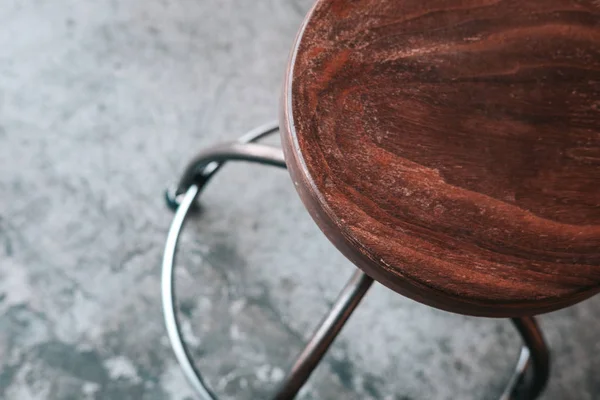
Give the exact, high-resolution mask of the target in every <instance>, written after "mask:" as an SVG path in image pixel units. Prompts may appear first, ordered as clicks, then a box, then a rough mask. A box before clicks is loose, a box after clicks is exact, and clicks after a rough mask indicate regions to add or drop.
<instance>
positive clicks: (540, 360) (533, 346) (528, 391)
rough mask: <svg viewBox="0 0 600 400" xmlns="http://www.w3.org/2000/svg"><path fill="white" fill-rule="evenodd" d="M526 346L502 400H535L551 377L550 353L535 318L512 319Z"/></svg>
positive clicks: (522, 350)
mask: <svg viewBox="0 0 600 400" xmlns="http://www.w3.org/2000/svg"><path fill="white" fill-rule="evenodd" d="M512 322H513V324H514V325H515V328H517V331H519V334H520V335H521V339H522V340H523V342H524V346H523V348H522V349H521V354H520V355H519V361H518V362H517V366H516V368H515V372H514V374H513V376H512V378H511V380H510V381H509V384H508V386H507V388H506V390H505V391H504V393H503V394H502V396H501V397H500V400H521V399H535V398H536V397H538V396H539V395H540V394H541V393H542V391H543V390H544V388H545V387H546V384H547V383H548V377H549V376H550V351H549V350H548V346H547V345H546V342H545V340H544V335H543V334H542V331H541V329H540V327H539V326H538V324H537V322H536V320H535V318H533V317H523V318H513V319H512Z"/></svg>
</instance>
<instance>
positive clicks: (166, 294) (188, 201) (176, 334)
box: [161, 185, 217, 400]
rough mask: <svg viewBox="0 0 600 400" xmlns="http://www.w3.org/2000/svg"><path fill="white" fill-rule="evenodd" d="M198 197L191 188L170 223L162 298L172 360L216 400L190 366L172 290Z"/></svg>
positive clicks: (204, 397)
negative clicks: (177, 258) (182, 237)
mask: <svg viewBox="0 0 600 400" xmlns="http://www.w3.org/2000/svg"><path fill="white" fill-rule="evenodd" d="M198 193H200V190H199V188H198V186H196V185H192V186H191V187H190V188H189V189H188V191H187V193H186V194H185V196H184V197H183V200H182V201H181V204H180V205H179V208H178V209H177V212H176V213H175V217H173V222H172V223H171V228H170V229H169V234H168V236H167V242H166V244H165V253H164V257H163V263H162V276H161V294H162V305H163V315H164V318H165V326H166V327H167V335H168V336H169V341H170V342H171V348H172V349H173V352H174V353H175V358H177V362H178V363H179V365H180V366H181V369H182V371H183V374H184V375H185V377H186V379H187V381H188V383H189V384H190V385H191V386H192V388H193V389H194V390H195V391H196V393H198V395H199V396H200V398H201V399H202V400H216V399H217V397H216V396H215V394H214V393H213V392H212V391H211V390H210V389H209V388H208V386H207V385H206V384H205V383H204V380H203V379H202V375H201V374H200V372H199V371H198V370H197V369H196V367H195V366H194V364H193V363H192V361H191V360H192V357H191V355H190V351H189V349H188V347H187V345H186V343H185V341H184V340H183V336H182V334H181V328H180V324H179V316H178V314H177V307H176V302H177V301H176V296H175V286H174V284H173V275H174V265H175V256H176V253H177V244H178V242H179V235H180V233H181V229H182V228H183V224H184V222H185V217H186V216H187V214H188V212H189V211H190V208H191V207H192V205H193V204H194V200H196V196H198Z"/></svg>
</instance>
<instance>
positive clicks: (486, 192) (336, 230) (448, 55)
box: [281, 0, 600, 317]
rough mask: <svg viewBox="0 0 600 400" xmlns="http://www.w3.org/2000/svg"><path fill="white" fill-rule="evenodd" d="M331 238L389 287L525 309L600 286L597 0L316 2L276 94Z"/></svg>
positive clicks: (559, 303)
mask: <svg viewBox="0 0 600 400" xmlns="http://www.w3.org/2000/svg"><path fill="white" fill-rule="evenodd" d="M281 126H282V129H283V130H282V141H283V145H284V151H285V156H286V163H287V165H288V168H289V170H290V173H291V175H292V178H293V180H294V183H295V185H296V188H297V190H298V192H299V193H300V196H301V197H302V200H303V202H304V204H305V206H306V207H307V209H308V210H309V212H310V213H311V215H312V217H313V218H314V219H315V221H316V222H317V224H318V225H319V226H320V228H321V229H322V230H323V232H324V233H325V234H326V235H327V237H328V238H329V239H330V240H331V241H332V242H333V243H334V244H335V245H336V246H337V247H338V248H339V249H340V250H341V251H342V252H343V253H344V254H345V255H346V256H347V257H348V258H349V259H350V260H352V261H353V262H354V263H355V264H356V265H357V266H358V267H360V268H361V269H363V270H364V271H365V272H366V273H368V274H369V275H371V276H372V277H373V278H375V279H376V280H378V281H380V282H381V283H383V284H385V285H386V286H388V287H389V288H391V289H393V290H395V291H397V292H398V293H401V294H403V295H406V296H408V297H410V298H413V299H415V300H418V301H420V302H423V303H426V304H429V305H431V306H434V307H437V308H441V309H445V310H449V311H453V312H458V313H462V314H471V315H483V316H495V317H500V316H520V315H529V314H536V313H540V312H546V311H550V310H555V309H558V308H562V307H565V306H568V305H571V304H573V303H576V302H578V301H581V300H583V299H585V298H587V297H589V296H591V295H593V294H595V293H597V292H598V291H599V290H600V5H599V3H598V2H597V1H592V0H589V1H585V0H580V1H576V0H544V1H522V0H511V1H498V0H443V1H442V0H432V1H423V0H369V1H367V0H359V1H347V0H319V1H317V3H316V4H315V6H314V8H313V10H312V11H311V12H310V13H309V15H308V17H307V18H306V20H305V22H304V26H303V28H302V29H301V31H300V34H299V35H298V38H297V40H296V44H295V47H294V50H293V54H292V58H291V61H290V66H289V68H288V72H287V77H286V83H285V85H284V94H283V100H282V116H281Z"/></svg>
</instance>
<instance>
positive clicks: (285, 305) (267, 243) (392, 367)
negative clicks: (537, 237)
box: [0, 0, 600, 400]
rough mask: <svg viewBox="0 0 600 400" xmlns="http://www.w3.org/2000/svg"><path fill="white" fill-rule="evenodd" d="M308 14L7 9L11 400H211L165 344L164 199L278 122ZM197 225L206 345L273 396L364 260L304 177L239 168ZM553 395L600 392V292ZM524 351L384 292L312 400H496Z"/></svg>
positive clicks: (286, 5)
mask: <svg viewBox="0 0 600 400" xmlns="http://www.w3.org/2000/svg"><path fill="white" fill-rule="evenodd" d="M309 3H310V2H309V1H308V0H304V1H292V0H257V1H249V0H235V1H234V0H219V1H208V0H125V1H120V0H95V1H81V0H2V1H1V2H0V20H1V23H0V160H1V161H0V167H1V170H0V171H1V174H0V193H1V196H0V260H1V266H0V275H1V277H0V398H1V399H10V400H27V399H148V400H159V399H172V400H182V399H192V398H193V393H192V392H191V391H190V390H189V388H188V386H187V384H186V382H185V381H184V379H183V377H182V374H181V373H180V371H179V369H178V366H177V364H176V362H175V360H174V357H173V355H172V353H171V350H170V348H169V346H168V344H167V341H166V337H165V331H164V328H163V322H162V314H161V308H160V299H159V273H160V268H159V264H160V258H161V253H162V246H163V242H164V239H165V234H166V231H167V227H168V225H169V222H170V218H171V214H170V212H168V211H167V210H166V209H165V207H164V204H163V198H162V192H163V189H164V188H165V186H166V185H168V184H171V183H172V182H174V181H175V179H176V178H177V176H178V174H179V173H180V171H181V169H182V168H183V166H184V165H185V162H186V160H187V159H188V158H189V157H190V156H192V155H193V154H194V152H195V150H196V149H200V148H202V147H203V146H207V145H209V144H212V143H215V142H219V141H222V140H230V139H233V138H235V137H237V136H238V135H240V134H242V133H243V132H244V131H245V130H247V129H248V128H251V127H253V126H255V125H257V124H260V123H263V122H265V121H268V120H270V119H273V118H274V117H275V116H276V115H277V102H278V97H279V86H280V83H281V80H282V75H283V70H284V66H285V62H286V58H287V54H288V51H289V48H290V45H291V42H292V39H293V36H294V34H295V32H296V30H297V28H298V26H299V24H300V22H301V19H302V16H303V15H304V14H305V12H306V11H307V10H308V8H309V6H310V4H309ZM203 204H204V210H203V213H202V214H200V215H198V216H196V217H195V218H194V219H193V220H192V221H191V222H190V223H189V224H188V226H187V229H186V234H185V238H184V241H183V246H182V253H181V257H180V258H179V265H180V267H181V268H180V270H179V272H178V274H177V278H178V282H179V288H180V292H181V296H180V300H181V311H182V312H183V314H184V316H185V318H184V328H185V332H186V335H187V337H188V340H189V341H190V343H191V344H192V347H193V349H194V354H195V356H196V357H197V359H198V364H199V366H200V367H201V368H202V369H203V370H204V371H205V374H206V377H207V380H208V381H209V382H211V384H212V386H213V387H214V389H215V390H216V391H217V392H219V393H221V394H222V398H223V399H265V398H266V397H267V394H268V393H269V391H270V390H271V389H272V388H273V387H274V386H275V385H276V383H277V381H278V380H279V379H281V377H282V375H283V373H284V370H285V369H286V367H287V366H289V363H290V362H291V360H292V358H293V356H294V354H295V353H296V352H297V351H298V349H299V348H300V346H301V343H302V341H303V340H304V339H306V338H307V337H308V336H309V334H310V332H311V330H312V327H313V326H314V325H315V323H316V322H317V321H318V320H319V318H320V316H321V315H322V314H323V313H324V312H325V310H326V309H327V307H328V305H330V304H331V302H332V301H333V299H334V298H335V296H336V293H337V292H338V290H339V289H340V288H341V287H342V285H343V283H344V281H345V279H346V278H347V277H348V276H349V275H350V274H351V273H352V269H353V268H352V266H351V265H350V264H349V263H348V262H346V261H345V260H344V259H343V257H342V256H340V255H339V254H338V253H337V251H336V250H335V249H333V247H332V246H331V245H330V244H329V243H328V242H327V241H326V239H325V238H324V237H323V236H322V235H321V234H320V232H319V231H318V229H317V228H316V227H315V225H314V224H313V222H312V221H311V220H310V218H309V217H308V215H307V213H306V212H305V210H304V209H303V207H302V205H301V204H300V202H299V200H298V198H297V196H296V194H295V192H294V189H293V187H292V185H291V183H290V180H289V178H288V176H287V173H286V172H285V171H281V170H274V169H269V168H265V167H251V166H247V165H232V166H228V167H227V168H226V169H225V170H224V171H223V172H222V173H221V174H220V175H219V176H218V177H217V178H216V179H215V180H214V182H213V183H212V184H211V186H210V187H209V188H208V190H207V191H206V192H205V196H204V198H203ZM541 323H542V325H543V327H544V328H545V330H546V334H547V338H548V340H549V342H550V345H551V347H552V350H553V364H552V367H553V370H552V378H551V384H550V386H549V387H548V390H547V391H546V393H545V395H544V396H543V398H544V399H556V400H564V399H578V400H586V399H596V398H600V376H599V372H598V371H599V369H600V340H599V332H600V297H597V298H596V299H592V300H590V301H587V302H585V303H583V304H580V305H578V306H576V307H573V308H570V309H567V310H563V311H560V312H556V313H552V314H550V315H545V316H543V317H542V318H541ZM518 345H519V340H518V337H517V336H516V334H515V333H514V332H513V329H512V327H511V325H510V324H509V323H508V322H507V321H501V320H489V319H475V318H468V317H462V316H458V315H453V314H449V313H445V312H441V311H436V310H433V309H431V308H428V307H425V306H422V305H420V304H417V303H414V302H412V301H410V300H407V299H405V298H402V297H400V296H398V295H395V294H394V293H392V292H390V291H388V290H386V289H384V288H382V287H381V286H378V285H377V286H376V287H374V288H373V289H372V291H371V292H370V293H369V294H368V296H367V298H366V300H365V302H364V304H363V305H362V307H361V308H360V309H359V311H358V312H357V313H356V315H355V316H354V317H353V318H352V320H351V321H350V323H349V325H348V326H347V327H346V329H345V330H344V331H343V334H342V335H341V337H340V338H339V340H338V341H337V342H336V343H335V346H334V348H333V349H332V350H331V352H330V353H329V355H328V356H327V358H326V360H325V361H324V363H323V364H322V365H321V366H320V367H319V368H318V370H317V371H316V373H315V374H314V376H313V377H312V379H311V380H310V382H309V383H308V385H307V386H306V388H305V390H304V391H303V392H302V394H301V396H300V398H301V399H303V400H308V399H315V400H316V399H326V400H327V399H347V400H359V399H360V400H362V399H371V400H373V399H377V400H384V399H385V400H408V399H411V400H417V399H494V398H496V397H497V396H498V395H499V393H500V392H501V390H502V387H503V385H504V384H505V382H506V380H507V379H508V377H509V374H510V369H511V368H512V364H513V362H514V361H515V359H516V356H517V353H518Z"/></svg>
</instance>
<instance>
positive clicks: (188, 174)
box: [165, 121, 279, 210]
mask: <svg viewBox="0 0 600 400" xmlns="http://www.w3.org/2000/svg"><path fill="white" fill-rule="evenodd" d="M278 131H279V122H278V121H271V122H268V123H266V124H263V125H261V126H259V127H257V128H254V129H252V130H251V131H249V132H248V133H246V134H245V135H243V136H242V137H240V138H239V139H238V140H237V141H236V142H237V143H253V142H256V141H258V140H260V139H262V138H264V137H266V136H269V135H271V134H273V133H275V132H278ZM204 153H206V151H203V152H201V153H200V154H204ZM200 154H199V155H197V156H196V157H194V158H193V159H192V161H190V162H189V163H188V165H187V166H186V168H185V172H184V174H183V176H182V178H181V180H180V182H179V185H178V186H177V187H176V188H171V189H167V191H166V192H165V200H166V202H167V206H168V207H169V208H170V209H172V210H176V209H177V207H178V206H179V204H180V203H181V200H182V196H183V193H185V192H186V191H187V189H188V188H189V186H190V185H191V184H192V183H193V182H194V180H195V181H196V182H195V183H196V184H197V185H198V188H199V189H200V191H202V189H203V187H204V185H206V183H207V182H208V181H209V180H210V179H211V178H212V177H213V175H214V174H216V173H217V171H219V169H221V167H222V166H223V164H224V163H225V161H226V160H222V161H212V162H209V163H208V164H206V165H204V166H201V165H198V163H197V161H198V159H199V157H200Z"/></svg>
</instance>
